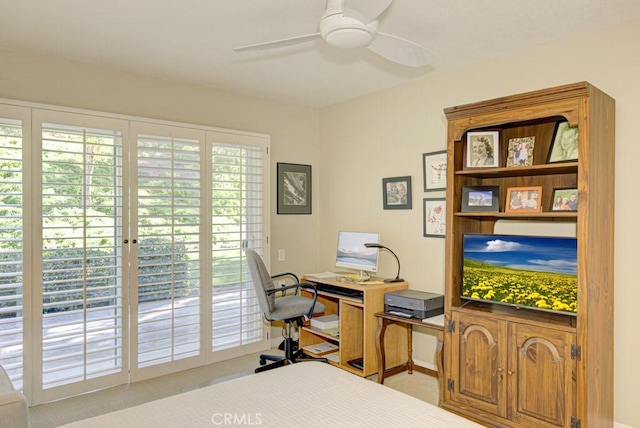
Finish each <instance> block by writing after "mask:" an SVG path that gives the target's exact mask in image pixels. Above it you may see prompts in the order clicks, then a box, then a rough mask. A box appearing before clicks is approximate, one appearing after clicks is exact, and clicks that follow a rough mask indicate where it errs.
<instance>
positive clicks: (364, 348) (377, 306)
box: [299, 278, 409, 376]
mask: <svg viewBox="0 0 640 428" xmlns="http://www.w3.org/2000/svg"><path fill="white" fill-rule="evenodd" d="M303 280H304V281H305V282H308V283H311V284H316V286H317V287H318V301H319V302H321V303H322V304H323V305H324V306H325V308H326V311H325V315H331V314H337V315H338V317H339V330H338V332H337V334H336V333H335V332H332V333H333V334H330V333H327V332H323V331H320V330H318V329H315V328H313V327H311V326H310V325H307V326H303V327H302V328H301V329H300V337H299V346H300V347H302V348H304V347H306V346H309V345H315V344H318V343H321V342H329V343H333V344H335V345H338V348H339V349H338V351H337V353H336V354H334V355H333V356H332V357H333V359H330V360H329V363H330V364H333V365H335V366H338V367H340V368H342V369H344V370H347V371H349V372H351V373H354V374H357V375H359V376H370V375H372V374H375V373H377V372H378V357H377V353H376V331H377V329H378V320H377V318H376V317H375V314H376V313H378V312H383V311H384V294H385V293H387V292H391V291H398V290H404V289H406V288H408V286H409V284H408V283H407V282H395V283H383V282H382V281H379V283H378V284H369V285H360V284H356V283H354V282H340V281H336V280H334V279H323V280H321V281H320V280H318V279H315V278H303ZM374 280H375V278H374ZM323 286H328V287H333V288H334V290H336V289H337V290H338V291H340V290H342V291H344V292H351V293H350V294H351V295H346V294H344V293H342V294H339V293H337V292H332V291H330V290H329V291H328V290H327V287H323ZM384 346H385V353H386V361H387V366H388V367H396V366H399V365H402V364H404V363H405V362H406V361H407V338H406V333H405V331H404V329H403V328H402V327H400V326H398V325H392V326H389V329H388V331H387V333H386V340H385V345H384ZM305 353H308V354H310V355H312V356H319V355H314V354H313V353H312V352H307V351H305ZM322 356H325V357H326V356H327V355H322ZM353 360H361V361H360V363H359V365H360V366H361V368H358V367H355V366H354V365H353V363H351V364H350V362H352V361H353Z"/></svg>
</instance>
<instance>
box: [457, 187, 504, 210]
mask: <svg viewBox="0 0 640 428" xmlns="http://www.w3.org/2000/svg"><path fill="white" fill-rule="evenodd" d="M460 210H461V211H466V212H479V211H482V212H498V211H500V187H499V186H462V206H461V207H460Z"/></svg>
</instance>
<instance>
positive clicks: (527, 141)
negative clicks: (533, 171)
mask: <svg viewBox="0 0 640 428" xmlns="http://www.w3.org/2000/svg"><path fill="white" fill-rule="evenodd" d="M534 144H535V137H523V138H511V139H510V140H509V147H508V154H507V167H508V168H509V167H514V166H531V165H533V146H534Z"/></svg>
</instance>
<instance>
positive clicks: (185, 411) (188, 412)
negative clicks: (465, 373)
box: [65, 362, 480, 428]
mask: <svg viewBox="0 0 640 428" xmlns="http://www.w3.org/2000/svg"><path fill="white" fill-rule="evenodd" d="M292 391H296V392H292ZM181 426H184V427H212V426H261V427H296V428H299V427H344V426H352V427H354V426H356V427H360V426H362V427H385V428H388V427H392V426H402V427H421V428H429V427H447V428H452V427H453V428H455V427H459V428H467V427H469V428H471V427H480V425H478V424H476V423H473V422H471V421H469V420H467V419H464V418H462V417H460V416H457V415H455V414H453V413H450V412H447V411H446V410H443V409H440V408H438V407H436V406H433V405H431V404H429V403H426V402H424V401H421V400H419V399H417V398H415V397H411V396H409V395H406V394H404V393H402V392H399V391H396V390H394V389H391V388H389V387H386V386H383V385H379V384H377V383H375V382H372V381H370V380H367V379H363V378H361V377H358V376H355V375H353V374H350V373H347V372H346V371H344V370H342V369H339V368H336V367H332V366H331V365H329V364H323V363H319V362H303V363H299V364H291V365H287V366H284V367H282V368H278V369H275V370H269V371H266V372H264V373H259V374H251V375H248V376H244V377H241V378H236V379H232V380H229V381H226V382H222V383H219V384H215V385H212V386H208V387H204V388H201V389H197V390H193V391H189V392H185V393H183V394H178V395H174V396H171V397H167V398H163V399H161V400H157V401H152V402H149V403H146V404H143V405H140V406H136V407H131V408H128V409H124V410H119V411H116V412H113V413H108V414H105V415H101V416H96V417H93V418H89V419H85V420H82V421H78V422H74V423H72V424H69V425H65V427H67V428H72V427H73V428H85V427H86V428H89V427H91V428H96V427H105V428H107V427H108V428H113V427H118V428H122V427H137V428H143V427H181Z"/></svg>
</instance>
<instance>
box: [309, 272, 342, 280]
mask: <svg viewBox="0 0 640 428" xmlns="http://www.w3.org/2000/svg"><path fill="white" fill-rule="evenodd" d="M336 276H337V275H336V273H335V272H319V273H308V274H306V275H305V277H312V278H320V279H329V278H335V277H336Z"/></svg>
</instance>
